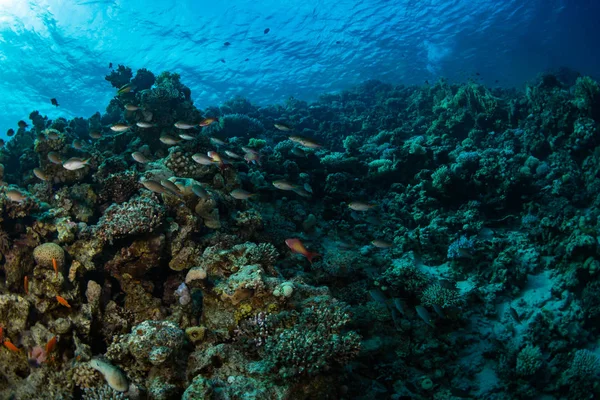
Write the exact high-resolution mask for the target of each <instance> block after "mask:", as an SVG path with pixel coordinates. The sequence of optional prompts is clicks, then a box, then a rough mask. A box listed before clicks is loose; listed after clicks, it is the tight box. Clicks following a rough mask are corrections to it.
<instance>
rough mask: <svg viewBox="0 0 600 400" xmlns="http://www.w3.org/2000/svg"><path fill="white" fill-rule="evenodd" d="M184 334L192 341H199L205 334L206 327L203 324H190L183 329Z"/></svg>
mask: <svg viewBox="0 0 600 400" xmlns="http://www.w3.org/2000/svg"><path fill="white" fill-rule="evenodd" d="M185 334H186V335H187V337H188V338H189V339H190V340H191V341H192V343H196V342H201V341H202V340H204V336H205V335H206V328H205V327H203V326H190V327H189V328H187V329H186V330H185Z"/></svg>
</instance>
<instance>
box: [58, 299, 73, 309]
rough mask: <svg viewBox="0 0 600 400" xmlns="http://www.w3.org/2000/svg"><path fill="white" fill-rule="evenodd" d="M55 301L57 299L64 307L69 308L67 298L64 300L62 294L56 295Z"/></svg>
mask: <svg viewBox="0 0 600 400" xmlns="http://www.w3.org/2000/svg"><path fill="white" fill-rule="evenodd" d="M56 301H58V302H59V303H60V304H62V305H63V306H65V307H68V308H71V305H70V304H69V302H68V301H67V300H65V298H64V297H62V296H56Z"/></svg>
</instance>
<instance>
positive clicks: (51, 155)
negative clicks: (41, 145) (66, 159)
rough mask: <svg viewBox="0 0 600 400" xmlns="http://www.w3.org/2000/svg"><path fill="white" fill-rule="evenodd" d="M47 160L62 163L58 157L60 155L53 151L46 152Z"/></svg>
mask: <svg viewBox="0 0 600 400" xmlns="http://www.w3.org/2000/svg"><path fill="white" fill-rule="evenodd" d="M48 160H49V161H50V162H51V163H52V164H57V165H58V164H62V159H61V158H60V155H59V154H58V153H56V152H54V151H51V152H50V153H48Z"/></svg>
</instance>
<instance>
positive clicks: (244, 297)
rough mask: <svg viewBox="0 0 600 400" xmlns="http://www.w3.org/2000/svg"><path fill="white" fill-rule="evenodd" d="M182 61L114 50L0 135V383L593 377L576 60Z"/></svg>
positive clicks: (550, 392)
mask: <svg viewBox="0 0 600 400" xmlns="http://www.w3.org/2000/svg"><path fill="white" fill-rule="evenodd" d="M557 74H558V75H557ZM183 79H184V77H182V76H180V75H178V74H176V73H172V72H163V73H161V74H158V75H156V76H155V75H154V74H153V73H152V72H151V71H148V70H146V69H140V70H138V71H137V73H136V74H135V76H134V74H133V72H132V70H131V69H130V68H128V67H126V66H124V65H119V66H118V68H116V69H115V70H113V71H112V72H111V73H110V74H109V75H108V76H106V80H107V81H108V82H109V83H110V85H111V86H112V87H113V88H116V89H119V91H118V93H116V95H115V97H114V98H113V99H112V100H111V101H110V103H109V104H108V105H107V107H106V112H105V113H103V114H100V113H97V114H95V115H94V116H92V117H91V118H89V119H85V118H79V117H78V118H74V119H71V120H67V119H66V118H56V119H49V118H48V117H46V116H44V115H42V114H41V113H40V112H37V111H34V112H32V113H31V114H30V116H29V119H30V120H31V127H29V126H25V125H24V124H23V123H21V124H20V125H19V129H18V131H17V132H16V134H14V136H12V137H11V138H10V140H9V141H8V143H7V145H6V146H4V147H3V148H2V149H0V162H2V166H0V178H1V179H2V182H3V183H5V184H3V185H2V186H0V253H1V261H0V329H1V330H0V345H1V346H0V347H1V348H0V371H1V373H0V398H16V399H19V398H27V399H37V398H53V399H63V398H64V399H70V398H83V399H100V398H102V399H105V398H114V399H120V398H131V399H134V398H137V399H144V398H148V399H174V398H184V399H197V398H211V399H235V398H260V399H263V398H264V399H270V398H273V399H327V398H330V399H346V398H356V399H407V398H413V399H431V398H434V399H458V398H481V399H483V398H486V399H487V398H497V399H531V398H548V399H550V398H566V399H582V398H596V397H599V396H600V386H598V384H597V377H598V373H599V365H600V362H599V358H598V353H599V351H598V344H597V341H596V337H597V336H598V333H599V332H600V330H599V328H598V326H599V325H598V322H599V321H600V300H598V299H599V298H600V296H599V293H600V246H599V244H598V240H597V238H598V232H599V230H600V213H599V212H598V208H599V205H600V204H599V202H600V200H599V199H600V196H599V194H600V178H599V176H600V162H599V161H598V160H600V140H599V139H598V137H599V136H598V132H599V128H598V127H599V125H600V98H599V96H600V90H599V85H598V83H597V82H596V81H594V79H592V78H590V77H584V76H576V74H569V73H566V72H565V71H562V72H560V73H558V72H556V73H546V74H543V75H541V76H540V77H539V78H538V79H536V80H535V81H532V82H529V83H528V84H527V85H526V87H525V88H524V90H508V89H502V88H489V87H486V86H484V85H482V84H480V83H477V82H476V81H475V80H472V79H471V80H469V81H468V82H465V83H450V82H449V81H447V80H444V79H440V80H439V81H437V82H432V83H427V84H425V85H422V86H394V85H390V84H384V83H381V82H378V81H367V82H365V83H363V84H362V85H359V86H357V87H355V88H353V89H352V90H347V91H343V92H339V93H334V94H327V95H323V96H321V97H320V98H319V100H318V101H315V102H313V103H307V102H304V101H300V100H296V99H293V98H290V99H289V100H287V101H286V102H285V103H284V104H281V105H271V106H268V105H267V106H261V107H259V106H257V105H254V104H252V103H251V102H250V101H248V100H247V99H244V98H241V97H237V98H234V99H232V100H230V101H227V102H225V103H224V104H222V105H221V106H220V107H209V108H207V109H205V110H200V109H198V108H197V107H196V106H195V105H194V104H193V102H192V100H191V99H192V93H191V90H190V89H189V88H188V87H187V86H185V85H184V83H183ZM108 82H107V84H106V86H107V89H110V90H111V91H113V89H112V88H109V83H108ZM176 123H178V124H177V126H175V124H176ZM115 124H122V125H116V126H115ZM109 127H112V128H113V129H112V130H110V128H109ZM125 128H126V129H125ZM184 128H189V129H184ZM109 130H110V133H109ZM90 137H92V138H93V140H90V139H89V138H90ZM77 141H81V142H85V143H79V142H77ZM134 152H139V154H137V153H134ZM132 153H134V156H132ZM140 154H141V155H143V157H141V158H140V157H138V156H139V155H140ZM72 157H81V158H85V160H86V162H84V163H82V168H78V169H75V170H70V169H68V168H65V166H64V165H63V163H62V162H63V161H65V160H68V159H69V158H72ZM258 161H260V162H258ZM289 239H295V240H289ZM316 254H318V255H319V256H317V255H316ZM42 394H43V396H42Z"/></svg>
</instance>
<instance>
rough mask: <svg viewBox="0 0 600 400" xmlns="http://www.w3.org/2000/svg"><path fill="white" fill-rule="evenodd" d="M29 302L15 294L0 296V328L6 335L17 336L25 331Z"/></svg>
mask: <svg viewBox="0 0 600 400" xmlns="http://www.w3.org/2000/svg"><path fill="white" fill-rule="evenodd" d="M28 316H29V302H28V301H27V300H25V298H23V297H21V296H18V295H16V294H0V326H2V327H3V328H4V330H5V332H6V334H8V335H11V336H12V335H19V334H21V332H24V331H25V330H26V329H27V318H28Z"/></svg>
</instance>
